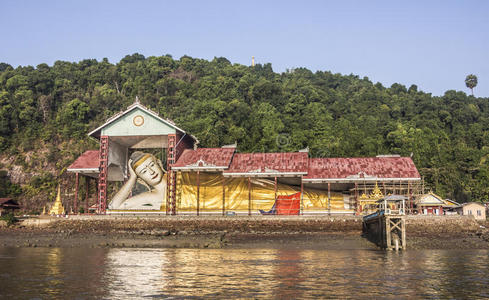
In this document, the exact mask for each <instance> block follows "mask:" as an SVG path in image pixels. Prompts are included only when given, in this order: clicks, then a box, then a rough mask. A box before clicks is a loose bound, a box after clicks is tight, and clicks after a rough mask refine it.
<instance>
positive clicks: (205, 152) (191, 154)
mask: <svg viewBox="0 0 489 300" xmlns="http://www.w3.org/2000/svg"><path fill="white" fill-rule="evenodd" d="M235 150H236V148H199V149H196V150H192V149H185V151H183V153H182V155H181V156H180V157H179V158H178V161H177V162H176V163H175V164H174V165H173V166H172V168H173V169H176V170H178V169H181V170H184V169H186V170H198V169H225V168H228V167H229V164H230V163H231V159H232V158H233V154H234V151H235Z"/></svg>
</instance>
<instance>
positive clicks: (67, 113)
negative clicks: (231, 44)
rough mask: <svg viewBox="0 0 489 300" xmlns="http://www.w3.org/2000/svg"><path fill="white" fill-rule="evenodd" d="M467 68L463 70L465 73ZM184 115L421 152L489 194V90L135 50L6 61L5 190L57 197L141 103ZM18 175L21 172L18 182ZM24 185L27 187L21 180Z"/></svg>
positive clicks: (267, 139) (360, 148) (203, 140)
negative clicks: (478, 92)
mask: <svg viewBox="0 0 489 300" xmlns="http://www.w3.org/2000/svg"><path fill="white" fill-rule="evenodd" d="M465 75H466V74H460V77H461V78H462V80H463V78H464V76H465ZM136 95H138V96H139V98H140V99H141V102H142V104H144V105H145V106H147V107H149V108H151V109H153V110H155V111H157V112H159V113H160V115H162V116H163V117H166V118H169V119H172V120H173V121H175V123H176V124H178V126H180V127H181V128H184V129H185V130H187V131H188V132H190V133H192V134H193V135H195V136H196V137H197V138H198V139H199V140H200V146H201V147H218V146H221V145H224V144H231V143H234V142H235V141H237V142H238V149H239V151H241V152H251V151H255V152H272V151H297V150H299V149H302V148H305V147H309V149H310V155H311V156H313V157H352V156H375V155H378V154H401V155H403V156H409V155H411V153H412V155H413V160H414V162H415V163H416V165H417V166H418V169H419V171H420V173H421V175H422V176H424V178H425V180H426V183H427V186H429V187H431V188H432V189H433V191H435V192H436V193H438V194H440V195H442V196H444V197H448V198H452V199H455V200H457V201H461V202H465V201H488V200H489V167H488V162H487V161H486V160H487V158H488V154H489V99H488V98H476V97H473V96H467V95H466V94H465V93H464V92H456V91H447V92H446V93H445V95H443V96H442V97H433V96H431V94H429V93H424V92H420V91H418V90H417V87H416V86H415V85H412V86H410V87H409V88H406V87H405V86H403V85H400V84H393V85H392V86H391V87H389V88H386V87H384V86H382V84H380V83H373V82H371V81H370V80H369V79H368V78H359V77H358V76H354V75H348V76H345V75H341V74H333V73H331V72H326V71H325V72H323V71H320V72H316V73H313V72H311V71H309V70H307V69H304V68H299V69H294V70H291V71H288V72H285V73H281V74H280V73H275V72H273V70H272V66H271V65H270V64H265V65H257V66H255V67H249V66H243V65H239V64H234V65H233V64H231V63H230V62H229V60H227V59H226V58H215V59H214V60H212V61H207V60H204V59H196V58H191V57H187V56H184V57H182V58H180V59H179V60H175V59H173V58H172V57H171V56H160V57H148V58H145V57H144V56H142V55H139V54H133V55H130V56H126V57H125V58H123V59H122V60H121V61H120V62H119V63H117V64H111V63H109V62H108V61H107V60H106V59H104V60H102V61H100V62H99V61H97V60H94V59H87V60H83V61H80V62H78V63H71V62H65V61H57V62H55V63H54V65H53V66H48V65H47V64H40V65H38V66H37V67H35V68H34V67H31V66H27V67H18V68H16V69H13V68H12V67H11V66H10V65H8V64H5V63H0V169H3V170H7V171H8V172H9V176H8V177H6V176H2V177H1V179H2V181H3V182H2V184H0V196H5V195H7V194H20V196H19V198H20V200H21V201H22V202H23V203H24V204H25V205H26V206H27V207H28V208H29V209H32V210H35V209H40V207H42V205H43V204H44V203H46V201H48V200H49V201H52V198H50V197H52V193H53V192H54V189H55V185H56V181H57V180H58V179H62V180H64V181H65V182H68V176H69V175H67V174H66V173H65V168H66V167H67V166H68V165H69V164H70V163H71V162H72V161H73V160H74V159H75V158H76V157H77V156H78V155H79V154H81V153H82V152H83V151H84V150H87V149H95V148H96V147H97V143H96V142H95V141H94V140H91V139H89V138H88V137H87V133H88V131H89V130H91V129H94V128H96V127H97V126H99V125H101V124H103V123H104V122H105V120H106V119H107V118H108V117H110V116H112V115H113V114H114V113H116V112H119V111H121V110H123V109H125V108H126V107H127V106H128V105H130V104H131V103H133V101H134V98H135V96H136ZM8 178H9V179H10V181H12V183H10V182H8ZM19 185H20V187H19Z"/></svg>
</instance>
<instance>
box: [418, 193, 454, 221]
mask: <svg viewBox="0 0 489 300" xmlns="http://www.w3.org/2000/svg"><path fill="white" fill-rule="evenodd" d="M415 205H416V209H417V211H418V213H419V214H423V215H437V216H438V215H443V207H444V206H446V202H445V201H443V199H442V198H441V197H440V196H438V195H436V194H435V193H433V192H429V193H428V194H423V195H419V196H418V197H417V198H416V201H415Z"/></svg>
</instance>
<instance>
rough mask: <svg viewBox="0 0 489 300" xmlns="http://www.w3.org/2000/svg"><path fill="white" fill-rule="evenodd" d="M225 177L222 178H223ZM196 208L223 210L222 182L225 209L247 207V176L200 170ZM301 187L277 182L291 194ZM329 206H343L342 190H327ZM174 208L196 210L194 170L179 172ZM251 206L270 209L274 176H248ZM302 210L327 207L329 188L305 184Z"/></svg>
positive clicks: (281, 191)
mask: <svg viewBox="0 0 489 300" xmlns="http://www.w3.org/2000/svg"><path fill="white" fill-rule="evenodd" d="M223 181H224V182H223ZM199 182H200V192H199V209H200V210H201V211H206V210H207V211H216V210H222V206H223V183H224V185H225V187H224V194H225V198H224V207H225V210H232V211H240V210H241V211H247V210H248V205H249V201H248V199H249V191H248V178H229V177H224V176H222V175H221V174H213V173H200V177H199ZM299 191H300V186H291V185H286V184H280V183H279V184H277V195H290V194H293V193H296V192H299ZM330 195H331V196H330V198H331V209H332V210H344V209H345V207H344V197H343V195H342V194H341V193H334V192H331V193H330ZM176 200H177V211H195V210H197V173H196V172H178V174H177V190H176ZM251 200H252V201H251V210H252V211H257V210H258V209H263V210H270V209H271V208H272V206H273V204H274V202H275V185H274V180H270V179H263V178H251ZM303 208H304V210H327V209H328V191H324V190H319V189H310V188H304V196H303Z"/></svg>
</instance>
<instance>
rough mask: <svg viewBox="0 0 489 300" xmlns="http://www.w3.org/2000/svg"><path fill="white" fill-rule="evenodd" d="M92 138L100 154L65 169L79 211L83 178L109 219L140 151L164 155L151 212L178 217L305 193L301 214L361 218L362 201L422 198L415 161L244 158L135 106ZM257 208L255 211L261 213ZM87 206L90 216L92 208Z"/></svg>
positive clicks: (286, 155)
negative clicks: (202, 144) (113, 199)
mask: <svg viewBox="0 0 489 300" xmlns="http://www.w3.org/2000/svg"><path fill="white" fill-rule="evenodd" d="M89 136H90V137H92V138H95V139H97V140H99V142H100V149H99V150H89V151H86V152H85V153H83V154H82V155H81V156H80V157H78V158H77V159H76V160H75V161H74V162H73V163H72V164H71V165H70V166H69V167H68V171H69V172H73V173H75V174H76V186H77V188H76V192H75V205H74V206H75V211H77V202H78V184H79V176H83V177H84V178H85V180H86V182H87V184H86V186H87V192H86V195H88V185H89V183H90V180H92V179H95V180H97V201H98V208H99V209H98V212H99V213H105V212H106V209H107V204H108V200H109V199H108V195H107V185H108V184H109V182H114V181H120V182H127V180H128V176H129V171H128V160H129V157H130V156H131V153H132V152H134V151H135V150H138V149H161V153H164V157H163V156H161V159H162V160H164V161H166V165H164V166H163V167H164V168H165V169H166V175H165V180H166V181H167V192H166V195H165V196H164V197H165V201H164V203H163V204H162V205H161V207H158V208H155V207H153V208H152V209H151V210H154V211H155V212H161V211H163V212H164V213H167V214H176V213H177V210H178V209H180V211H194V210H196V211H197V213H199V210H200V209H204V208H207V209H208V210H209V211H213V210H214V211H215V210H216V208H218V207H219V211H222V213H224V212H225V211H226V210H234V211H236V210H238V211H239V210H240V209H241V210H246V211H247V213H249V214H251V213H258V207H259V208H260V209H265V210H266V209H268V210H269V209H270V207H267V205H269V204H270V203H273V201H274V200H276V199H277V195H280V194H282V195H288V194H293V193H296V192H300V193H301V213H304V212H307V211H310V212H321V211H322V212H328V213H334V212H342V213H345V212H346V213H358V212H361V211H362V202H361V201H360V198H361V199H363V200H364V202H365V203H369V201H370V200H369V199H370V198H371V200H375V199H377V198H378V197H377V196H376V194H378V193H379V192H380V191H381V192H382V194H383V195H385V196H387V195H389V194H399V195H405V196H407V197H408V199H412V198H413V195H415V194H419V193H421V192H420V182H421V177H420V174H419V172H418V170H417V169H416V166H415V165H414V162H413V161H412V159H411V158H410V157H400V156H396V155H381V156H377V157H357V158H310V157H309V153H308V151H307V150H301V151H298V152H280V153H239V152H238V151H237V145H230V146H223V147H221V148H198V147H197V145H198V140H197V139H196V138H195V137H194V136H192V135H190V134H188V133H187V132H185V131H184V130H183V129H181V128H179V127H178V126H176V125H175V124H174V123H173V122H172V121H170V120H168V119H164V118H162V117H160V116H159V115H158V114H157V113H155V112H154V111H152V110H150V109H148V108H146V107H144V106H143V105H142V104H140V103H139V101H138V100H137V101H136V102H135V103H134V104H132V105H131V106H129V107H128V108H127V109H126V110H125V111H123V112H120V113H118V114H116V115H115V116H113V117H112V118H110V119H108V120H107V122H105V123H104V124H103V125H101V126H99V127H98V128H96V129H94V130H93V131H91V132H90V133H89ZM163 158H164V159H163ZM206 180H207V181H206ZM206 182H208V185H206V184H207V183H206ZM233 189H235V190H233ZM236 189H239V190H240V193H237V192H236ZM258 190H259V191H260V192H257V191H258ZM267 193H268V194H267ZM286 193H288V194H286ZM194 194H196V195H194ZM211 194H212V197H211V196H210V195H211ZM238 194H239V195H238ZM265 194H266V195H265ZM206 195H207V196H206ZM270 195H271V196H270ZM360 195H361V196H360ZM206 197H207V198H206ZM211 198H212V199H211ZM221 198H222V201H221V200H219V199H221ZM246 198H248V199H246ZM252 198H254V199H252ZM236 199H241V200H239V201H242V203H241V202H240V203H237V202H236V201H237V200H236ZM235 200H236V201H235ZM233 201H234V202H233ZM239 201H238V202H239ZM243 201H244V202H243ZM267 201H268V202H267ZM270 201H272V202H270ZM200 202H201V203H200ZM370 202H372V201H370ZM243 203H244V204H243ZM254 203H258V204H256V207H254V206H253V204H254ZM85 204H86V210H88V207H89V206H90V205H89V203H88V201H86V203H85ZM200 204H202V205H203V206H202V205H200ZM408 204H409V201H408ZM245 206H247V207H246V209H244V207H245ZM411 206H412V204H411ZM253 207H254V208H253ZM238 208H239V209H238ZM252 208H253V209H252Z"/></svg>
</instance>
